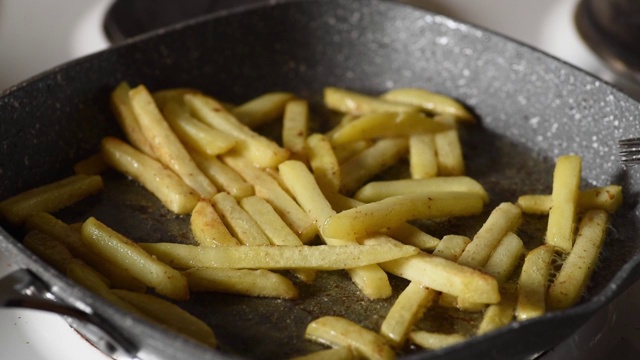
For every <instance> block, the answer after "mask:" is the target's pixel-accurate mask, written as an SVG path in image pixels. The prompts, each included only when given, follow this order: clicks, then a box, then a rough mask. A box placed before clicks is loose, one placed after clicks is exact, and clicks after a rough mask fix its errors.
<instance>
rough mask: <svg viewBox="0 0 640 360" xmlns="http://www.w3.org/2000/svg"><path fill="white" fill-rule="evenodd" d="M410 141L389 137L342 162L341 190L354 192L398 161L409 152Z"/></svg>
mask: <svg viewBox="0 0 640 360" xmlns="http://www.w3.org/2000/svg"><path fill="white" fill-rule="evenodd" d="M408 147H409V145H408V141H407V139H403V138H388V139H381V140H378V141H376V143H375V144H373V145H372V146H371V147H369V148H367V149H366V150H364V151H362V152H360V153H359V154H357V155H355V156H353V157H351V158H350V159H349V160H347V161H346V162H344V163H342V164H341V167H340V172H341V174H342V183H341V191H342V192H344V193H352V192H354V191H356V190H358V188H360V186H362V184H364V183H365V182H366V181H367V180H369V179H371V178H372V177H373V176H375V175H377V174H378V173H380V172H381V171H382V170H384V169H386V168H388V167H389V166H391V165H393V164H395V163H397V162H398V161H399V160H400V158H402V157H403V156H405V155H406V154H407V149H408Z"/></svg>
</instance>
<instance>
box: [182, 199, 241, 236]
mask: <svg viewBox="0 0 640 360" xmlns="http://www.w3.org/2000/svg"><path fill="white" fill-rule="evenodd" d="M190 227H191V233H192V234H193V237H194V239H195V240H196V241H197V242H198V244H200V245H201V246H234V245H240V242H239V241H238V239H236V238H235V237H233V235H231V233H230V232H229V230H228V229H227V227H226V225H225V224H224V222H223V221H222V219H221V218H220V216H219V215H218V213H217V212H216V210H215V209H214V207H213V205H211V203H210V202H209V201H207V200H205V199H200V201H198V204H197V205H196V206H195V207H194V208H193V211H192V212H191V219H190Z"/></svg>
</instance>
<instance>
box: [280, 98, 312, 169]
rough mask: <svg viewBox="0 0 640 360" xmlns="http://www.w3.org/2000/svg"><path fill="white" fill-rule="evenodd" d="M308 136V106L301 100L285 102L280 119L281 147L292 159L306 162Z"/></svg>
mask: <svg viewBox="0 0 640 360" xmlns="http://www.w3.org/2000/svg"><path fill="white" fill-rule="evenodd" d="M308 134H309V104H308V103H307V101H306V100H302V99H294V100H289V101H287V104H286V105H285V108H284V115H283V117H282V146H284V148H285V149H288V150H289V151H291V158H292V159H296V160H301V161H305V160H306V158H307V150H306V140H305V139H306V138H307V135H308Z"/></svg>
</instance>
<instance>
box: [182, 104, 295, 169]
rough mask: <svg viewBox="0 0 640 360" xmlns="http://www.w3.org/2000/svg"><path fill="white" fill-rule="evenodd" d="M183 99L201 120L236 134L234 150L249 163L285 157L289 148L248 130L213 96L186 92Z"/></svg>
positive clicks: (272, 161) (270, 163)
mask: <svg viewBox="0 0 640 360" xmlns="http://www.w3.org/2000/svg"><path fill="white" fill-rule="evenodd" d="M184 100H185V102H186V103H187V105H188V106H189V109H190V110H191V111H192V113H194V116H196V117H197V118H199V119H200V120H201V121H204V122H205V123H206V124H208V125H210V126H213V127H214V128H217V129H219V130H221V131H224V132H226V133H228V134H230V135H231V136H234V137H236V138H237V139H238V143H237V144H236V147H235V151H237V152H239V153H240V154H242V155H243V156H246V158H247V159H248V160H249V161H250V162H251V163H252V164H253V165H255V166H258V167H262V168H264V167H275V166H277V165H278V164H280V163H281V162H283V161H284V160H286V159H287V158H288V157H289V150H287V149H284V148H282V147H280V146H279V145H278V144H276V143H275V142H273V141H271V140H269V139H267V138H266V137H264V136H262V135H260V134H258V133H256V132H254V131H253V130H251V129H250V128H249V127H247V126H246V125H244V124H243V123H241V122H240V121H238V119H236V118H235V117H234V116H233V115H231V114H230V113H229V112H227V111H226V110H225V109H224V107H223V106H222V104H220V103H219V102H218V101H216V100H215V99H213V98H210V97H207V96H204V95H198V94H186V95H185V96H184Z"/></svg>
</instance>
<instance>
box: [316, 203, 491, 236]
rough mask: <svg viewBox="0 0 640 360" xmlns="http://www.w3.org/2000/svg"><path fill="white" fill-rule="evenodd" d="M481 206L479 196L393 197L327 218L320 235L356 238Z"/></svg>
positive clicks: (477, 209)
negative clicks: (415, 220)
mask: <svg viewBox="0 0 640 360" xmlns="http://www.w3.org/2000/svg"><path fill="white" fill-rule="evenodd" d="M482 206H483V201H482V198H481V197H480V196H478V195H475V194H465V193H458V192H449V193H445V192H441V193H432V194H427V193H423V194H411V195H399V196H393V197H389V198H386V199H383V200H380V201H376V202H372V203H368V204H364V205H361V206H358V207H355V208H352V209H349V210H345V211H342V212H340V213H338V214H335V215H332V216H330V217H328V218H327V219H326V220H325V221H324V224H323V225H322V228H321V233H322V235H323V236H325V237H329V238H343V239H357V238H359V237H362V236H366V235H371V234H373V233H375V232H377V231H380V230H382V229H386V228H391V227H394V226H397V225H399V224H402V223H404V222H406V221H408V220H412V219H434V218H447V217H454V216H469V215H475V214H479V213H480V212H481V211H482Z"/></svg>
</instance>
